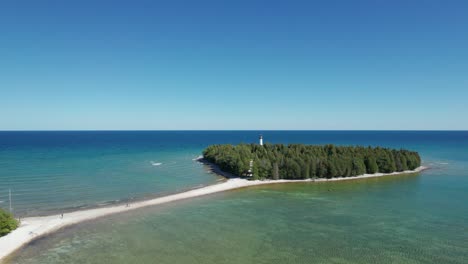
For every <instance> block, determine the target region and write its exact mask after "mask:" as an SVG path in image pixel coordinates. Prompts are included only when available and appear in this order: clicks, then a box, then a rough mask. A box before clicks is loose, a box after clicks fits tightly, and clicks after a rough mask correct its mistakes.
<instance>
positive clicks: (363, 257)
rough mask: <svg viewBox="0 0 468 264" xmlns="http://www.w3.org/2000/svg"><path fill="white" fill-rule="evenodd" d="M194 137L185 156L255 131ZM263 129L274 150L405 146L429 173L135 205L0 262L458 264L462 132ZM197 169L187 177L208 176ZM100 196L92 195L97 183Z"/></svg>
mask: <svg viewBox="0 0 468 264" xmlns="http://www.w3.org/2000/svg"><path fill="white" fill-rule="evenodd" d="M198 133H201V134H202V135H204V140H205V141H203V142H202V143H200V142H199V141H200V137H187V138H186V139H185V140H186V142H189V143H188V144H187V145H188V146H191V147H190V148H192V149H194V150H195V149H202V148H203V144H206V142H212V143H219V142H220V141H223V142H224V141H227V142H230V141H229V140H232V141H237V142H240V141H242V138H243V137H246V136H249V135H250V134H249V133H251V134H254V132H198ZM203 133H206V134H203ZM271 133H272V134H271V135H268V134H267V135H266V138H270V139H272V141H274V142H285V143H286V142H304V143H325V142H332V143H336V144H371V145H377V144H378V143H379V142H380V144H378V145H384V146H391V147H407V148H411V149H415V150H418V151H419V152H420V153H421V155H422V157H423V160H424V163H425V165H429V166H431V167H432V168H431V169H430V170H428V171H424V172H423V173H421V174H420V175H417V176H414V175H413V176H397V177H386V178H376V179H366V180H359V181H352V182H333V183H307V184H286V185H272V186H261V187H253V188H246V189H242V190H234V191H229V192H225V193H220V194H215V195H209V196H205V197H200V198H196V199H192V200H187V201H180V202H175V203H171V204H166V205H163V206H157V207H151V208H145V209H141V210H137V211H134V212H129V213H124V214H119V215H115V216H111V217H106V218H102V219H99V220H96V221H93V222H88V223H82V224H79V225H76V226H74V227H70V228H67V229H65V230H63V231H60V232H58V233H56V234H53V235H51V236H49V237H46V238H43V239H40V240H38V241H35V242H33V243H32V244H30V245H29V246H27V247H26V248H24V249H23V250H21V252H20V253H19V254H18V255H16V256H14V257H13V259H11V261H10V262H11V263H52V264H53V263H467V261H466V260H467V259H468V206H467V205H466V201H468V192H467V191H466V190H467V189H468V151H467V150H468V140H467V139H468V132H457V133H450V132H340V133H338V132H271ZM329 133H331V134H329ZM264 134H266V133H264ZM250 136H252V135H250ZM253 136H254V135H253ZM190 142H192V143H190ZM171 144H173V143H171ZM184 147H186V146H184ZM195 153H196V151H195ZM195 153H194V154H195ZM134 155H135V156H138V155H139V154H138V151H137V152H135V153H134V154H133V155H132V157H135V156H134ZM185 155H187V153H185V152H184V151H181V152H178V153H177V154H174V155H173V156H172V158H171V160H173V159H177V158H182V157H185ZM188 156H192V154H190V155H187V158H186V160H187V161H190V162H191V159H189V157H188ZM129 159H130V160H131V159H133V158H129ZM135 160H139V159H135ZM191 164H192V163H191ZM197 166H198V165H195V167H193V168H190V169H187V171H188V172H189V171H190V170H193V174H191V175H194V177H195V178H197V177H198V176H197V175H199V176H201V177H205V176H208V177H214V176H212V175H210V174H207V173H206V172H204V170H203V167H201V166H198V167H197ZM96 167H98V166H97V165H96ZM130 171H133V170H130ZM177 171H178V169H177V168H174V169H171V170H168V171H167V173H168V174H166V175H167V176H166V177H170V175H172V174H171V173H175V174H177V173H176V172H177ZM198 173H199V174H198ZM31 174H33V173H31ZM163 179H166V178H165V177H163ZM181 179H182V178H181ZM197 179H198V178H197ZM166 180H167V179H166ZM90 182H92V181H91V180H90ZM111 185H112V184H111ZM121 185H123V182H122V183H121ZM168 186H169V185H168ZM101 188H103V189H102V190H101V189H99V190H96V193H99V192H101V191H106V188H107V187H106V185H102V187H101ZM171 188H172V187H167V189H166V190H170V189H171ZM96 193H95V194H94V195H96ZM93 197H96V196H93ZM91 200H92V199H91Z"/></svg>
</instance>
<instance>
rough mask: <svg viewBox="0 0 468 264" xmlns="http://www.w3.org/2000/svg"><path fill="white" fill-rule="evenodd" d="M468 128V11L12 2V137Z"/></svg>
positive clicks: (4, 39)
mask: <svg viewBox="0 0 468 264" xmlns="http://www.w3.org/2000/svg"><path fill="white" fill-rule="evenodd" d="M49 129H58V130H69V129H71V130H79V129H130V130H137V129H253V130H257V129H265V130H266V129H312V130H313V129H397V130H400V129H403V130H404V129H447V130H450V129H465V130H466V129H468V1H450V0H441V1H432V0H420V1H409V0H403V1H396V0H392V1H384V0H368V1H348V0H343V1H334V0H326V1H325V0H324V1H274V0H265V1H254V0H248V1H241V0H236V1H218V0H216V1H203V0H197V1H192V0H191V1H178V0H175V1H174V0H171V1H164V2H163V1H156V0H154V1H95V0H94V1H83V0H80V1H58V0H57V1H47V0H41V1H36V0H34V1H21V0H18V1H13V0H12V1H8V0H6V1H1V2H0V130H49Z"/></svg>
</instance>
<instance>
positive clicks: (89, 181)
mask: <svg viewBox="0 0 468 264" xmlns="http://www.w3.org/2000/svg"><path fill="white" fill-rule="evenodd" d="M259 133H262V134H263V136H264V140H265V142H271V143H285V144H288V143H304V144H328V143H332V144H338V145H373V146H377V145H378V146H384V147H393V148H407V149H411V150H416V151H419V152H420V154H421V156H422V159H423V163H424V164H426V165H429V166H431V167H432V168H433V169H432V171H433V172H430V171H429V172H426V173H425V174H426V175H429V176H430V175H431V174H433V173H434V172H438V173H440V171H444V170H445V171H447V174H449V175H452V177H446V178H440V177H439V178H435V179H434V181H433V182H432V183H433V184H440V185H454V186H456V185H457V184H459V183H460V182H458V181H461V182H464V183H466V177H467V176H466V175H467V173H466V172H467V162H468V132H467V131H27V132H14V131H12V132H6V131H4V132H0V201H1V202H0V207H3V208H8V189H11V190H12V192H13V208H14V212H15V213H16V214H18V215H36V214H46V213H49V212H51V211H57V210H66V209H67V208H68V209H74V208H77V207H89V206H98V205H103V204H106V203H108V202H113V201H120V200H125V199H138V198H142V197H145V196H149V195H162V194H166V193H172V192H177V191H180V190H184V189H188V188H193V187H198V186H201V185H207V184H212V183H214V182H216V181H218V180H219V177H217V176H215V175H213V174H210V173H208V172H207V171H206V168H204V167H203V166H202V165H200V164H198V163H197V162H195V161H194V160H193V159H194V158H195V157H197V156H198V155H200V154H201V151H202V150H203V148H205V147H206V146H208V145H210V144H221V143H222V144H224V143H231V144H237V143H241V142H244V143H250V142H257V139H258V135H259ZM462 186H464V185H462Z"/></svg>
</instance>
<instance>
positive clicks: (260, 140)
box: [258, 135, 263, 146]
mask: <svg viewBox="0 0 468 264" xmlns="http://www.w3.org/2000/svg"><path fill="white" fill-rule="evenodd" d="M258 140H259V143H260V146H263V136H262V135H260V138H259V139H258Z"/></svg>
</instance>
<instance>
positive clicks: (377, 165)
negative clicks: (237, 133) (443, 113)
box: [203, 144, 421, 179]
mask: <svg viewBox="0 0 468 264" xmlns="http://www.w3.org/2000/svg"><path fill="white" fill-rule="evenodd" d="M203 156H204V158H205V159H206V160H208V161H210V162H212V163H214V164H216V165H218V166H219V167H220V168H221V169H222V170H224V171H227V172H230V173H233V174H235V175H238V176H245V175H246V174H247V170H248V169H249V162H250V160H253V163H254V168H253V178H254V179H264V178H272V179H307V178H315V177H319V178H333V177H349V176H356V175H361V174H365V173H369V174H373V173H376V172H384V173H388V172H395V171H404V170H414V169H416V168H417V167H419V166H420V165H421V158H420V157H419V154H418V153H417V152H414V151H408V150H404V149H400V150H394V149H388V148H379V147H377V148H372V147H359V146H334V145H324V146H313V145H300V144H292V145H283V144H275V145H273V144H265V145H264V146H260V145H256V144H240V145H237V146H233V145H213V146H209V147H208V148H206V149H205V150H204V151H203Z"/></svg>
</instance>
